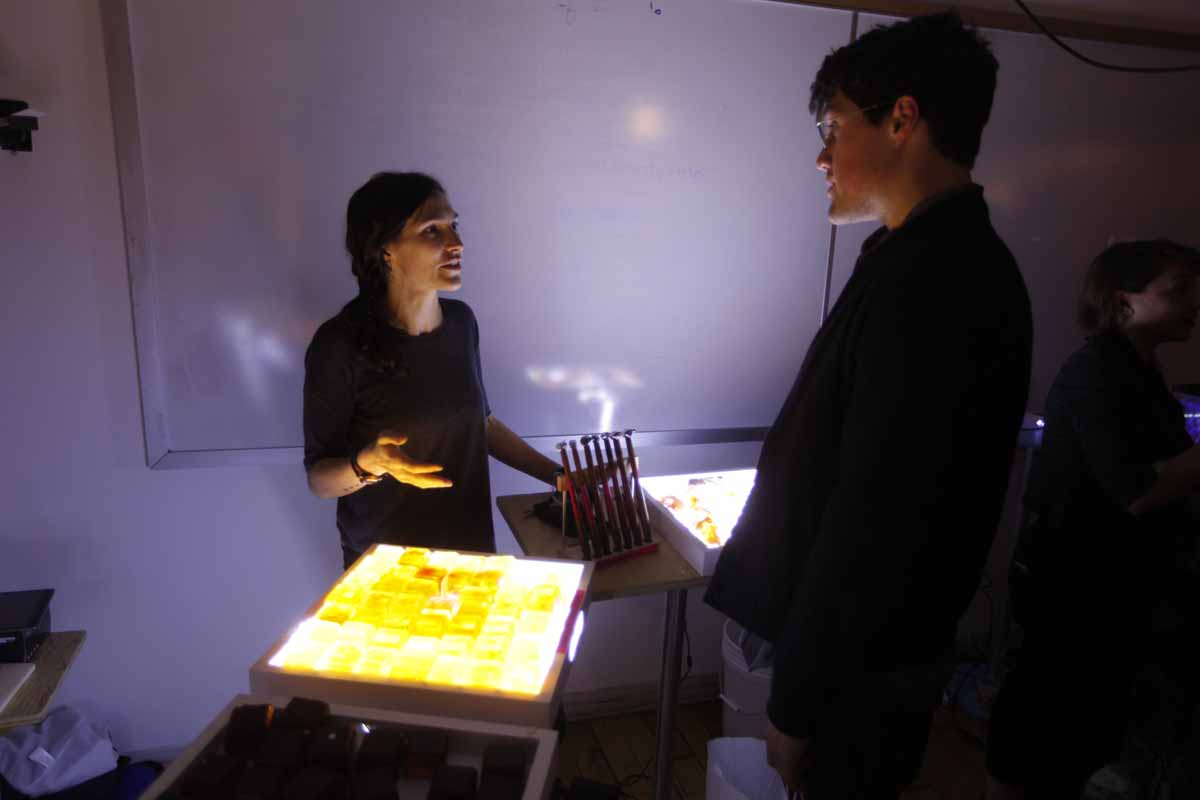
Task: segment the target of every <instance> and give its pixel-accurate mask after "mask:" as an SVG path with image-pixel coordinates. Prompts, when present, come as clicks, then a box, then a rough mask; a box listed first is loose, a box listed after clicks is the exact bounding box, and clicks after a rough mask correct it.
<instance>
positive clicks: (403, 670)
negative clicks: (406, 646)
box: [391, 653, 437, 681]
mask: <svg viewBox="0 0 1200 800" xmlns="http://www.w3.org/2000/svg"><path fill="white" fill-rule="evenodd" d="M436 657H437V656H432V655H429V656H406V655H404V654H403V653H401V654H400V655H398V656H396V660H395V661H393V662H392V672H391V678H392V679H393V680H401V681H423V680H425V676H426V675H428V674H429V668H430V667H432V666H433V661H434V659H435V658H436Z"/></svg>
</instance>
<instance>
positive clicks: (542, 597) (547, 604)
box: [525, 583, 558, 611]
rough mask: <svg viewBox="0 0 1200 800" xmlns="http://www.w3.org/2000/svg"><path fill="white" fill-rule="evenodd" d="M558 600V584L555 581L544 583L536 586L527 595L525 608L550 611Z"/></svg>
mask: <svg viewBox="0 0 1200 800" xmlns="http://www.w3.org/2000/svg"><path fill="white" fill-rule="evenodd" d="M557 600H558V585H557V584H554V583H544V584H542V585H541V586H535V587H533V589H531V590H530V591H529V594H528V595H526V596H525V608H527V609H531V610H533V611H550V610H552V609H553V608H554V603H555V602H556V601H557Z"/></svg>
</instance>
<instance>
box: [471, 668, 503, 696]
mask: <svg viewBox="0 0 1200 800" xmlns="http://www.w3.org/2000/svg"><path fill="white" fill-rule="evenodd" d="M502 680H504V665H503V664H501V663H499V662H497V661H477V662H475V664H474V666H472V667H471V680H470V683H469V684H468V685H469V686H472V687H474V688H476V689H499V688H500V682H501V681H502Z"/></svg>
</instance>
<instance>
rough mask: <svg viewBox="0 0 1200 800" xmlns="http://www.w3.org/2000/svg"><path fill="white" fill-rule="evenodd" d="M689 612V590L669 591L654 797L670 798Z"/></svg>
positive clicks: (659, 680)
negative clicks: (685, 628)
mask: <svg viewBox="0 0 1200 800" xmlns="http://www.w3.org/2000/svg"><path fill="white" fill-rule="evenodd" d="M686 613H687V590H686V589H673V590H671V591H669V592H667V617H666V626H665V629H664V631H663V653H662V671H661V672H660V673H659V676H658V724H657V726H656V727H657V733H658V752H657V758H656V761H657V763H656V767H655V773H654V797H655V799H656V800H669V798H671V796H672V795H673V792H672V787H671V744H672V741H673V740H672V735H673V733H674V731H673V728H674V722H675V707H676V706H677V705H679V668H680V666H681V664H682V662H683V624H684V614H686Z"/></svg>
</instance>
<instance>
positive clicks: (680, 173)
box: [596, 159, 707, 183]
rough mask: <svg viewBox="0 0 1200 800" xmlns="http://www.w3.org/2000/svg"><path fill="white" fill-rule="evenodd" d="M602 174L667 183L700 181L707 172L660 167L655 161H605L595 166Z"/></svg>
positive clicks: (681, 166) (675, 167)
mask: <svg viewBox="0 0 1200 800" xmlns="http://www.w3.org/2000/svg"><path fill="white" fill-rule="evenodd" d="M596 168H597V169H598V170H600V171H601V172H604V173H615V174H619V175H628V176H631V177H634V178H642V179H644V180H650V181H657V182H659V183H667V182H672V181H701V180H704V178H705V175H706V174H707V170H705V169H704V168H703V167H689V166H685V165H680V166H672V165H662V164H659V163H658V162H655V161H613V160H611V159H605V160H603V161H601V162H599V163H598V164H597V165H596Z"/></svg>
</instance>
